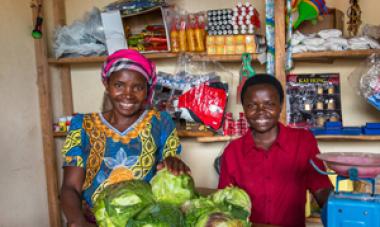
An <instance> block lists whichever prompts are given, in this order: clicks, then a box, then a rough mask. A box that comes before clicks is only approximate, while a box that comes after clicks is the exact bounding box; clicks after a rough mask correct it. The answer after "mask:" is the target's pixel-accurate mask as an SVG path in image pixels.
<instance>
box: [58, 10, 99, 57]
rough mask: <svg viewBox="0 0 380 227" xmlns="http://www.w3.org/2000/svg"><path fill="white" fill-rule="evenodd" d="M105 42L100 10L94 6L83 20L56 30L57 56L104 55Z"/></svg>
mask: <svg viewBox="0 0 380 227" xmlns="http://www.w3.org/2000/svg"><path fill="white" fill-rule="evenodd" d="M105 43H106V37H105V34H104V27H103V24H102V20H101V16H100V10H99V9H98V8H93V9H92V10H91V12H88V13H86V14H85V15H84V18H83V19H82V20H76V21H74V22H73V23H72V24H70V25H66V26H63V27H60V28H58V29H57V30H56V32H55V40H54V55H55V57H56V58H60V57H78V56H99V55H104V54H105V53H106V45H105Z"/></svg>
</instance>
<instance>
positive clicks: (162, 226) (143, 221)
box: [127, 203, 184, 227]
mask: <svg viewBox="0 0 380 227" xmlns="http://www.w3.org/2000/svg"><path fill="white" fill-rule="evenodd" d="M148 226H149V227H179V226H184V218H183V215H182V213H181V211H180V210H179V209H178V208H177V207H176V206H174V205H170V204H165V203H156V204H152V205H150V206H148V207H146V208H145V209H144V210H143V211H141V212H140V213H139V214H137V216H136V217H135V218H133V219H132V220H129V221H128V224H127V227H148Z"/></svg>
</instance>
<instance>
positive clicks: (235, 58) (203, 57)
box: [192, 53, 257, 62]
mask: <svg viewBox="0 0 380 227" xmlns="http://www.w3.org/2000/svg"><path fill="white" fill-rule="evenodd" d="M251 56H252V61H257V54H251ZM192 60H194V61H217V62H241V54H229V55H227V54H225V55H207V54H206V53H199V54H193V58H192Z"/></svg>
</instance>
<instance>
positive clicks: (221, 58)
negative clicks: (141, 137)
mask: <svg viewBox="0 0 380 227" xmlns="http://www.w3.org/2000/svg"><path fill="white" fill-rule="evenodd" d="M190 54H192V55H193V60H194V61H217V62H230V63H231V62H241V55H240V54H231V55H207V54H206V53H190ZM371 54H380V49H370V50H345V51H318V52H305V53H297V54H293V59H294V60H296V61H302V60H313V59H327V60H334V59H350V58H365V57H368V56H370V55H371ZM144 55H145V56H146V57H147V58H149V59H151V60H156V59H169V58H176V57H178V55H179V54H178V53H165V52H164V53H147V54H144ZM251 56H252V60H253V61H257V60H258V54H252V55H251ZM105 59H106V57H105V56H95V57H76V58H60V59H56V58H49V59H48V63H49V64H50V65H75V64H84V63H103V62H104V60H105Z"/></svg>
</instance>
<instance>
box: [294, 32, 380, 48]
mask: <svg viewBox="0 0 380 227" xmlns="http://www.w3.org/2000/svg"><path fill="white" fill-rule="evenodd" d="M291 44H292V46H293V49H292V51H293V53H302V52H308V51H311V52H312V51H343V50H366V49H380V44H379V43H378V42H377V41H376V40H375V39H373V38H371V37H369V36H358V37H353V38H344V37H342V31H340V30H337V29H326V30H320V31H318V32H317V33H313V34H307V35H306V34H302V33H300V32H299V31H297V32H295V33H294V34H293V36H292V39H291Z"/></svg>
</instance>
